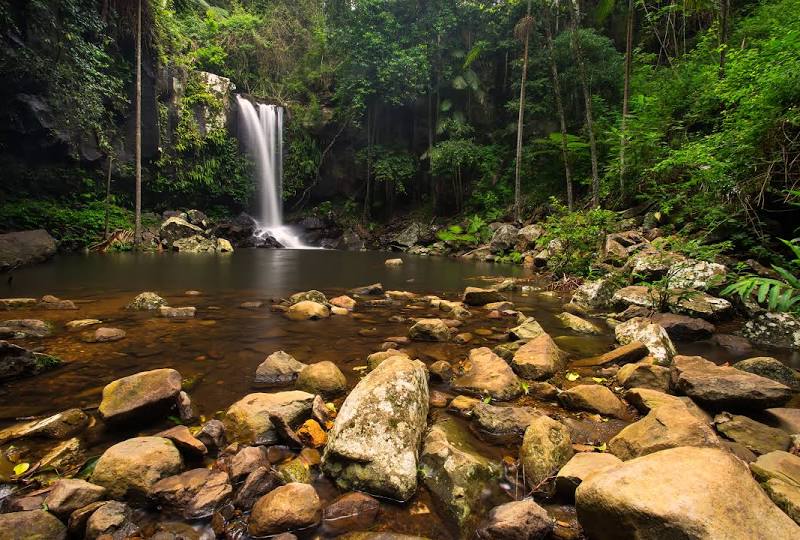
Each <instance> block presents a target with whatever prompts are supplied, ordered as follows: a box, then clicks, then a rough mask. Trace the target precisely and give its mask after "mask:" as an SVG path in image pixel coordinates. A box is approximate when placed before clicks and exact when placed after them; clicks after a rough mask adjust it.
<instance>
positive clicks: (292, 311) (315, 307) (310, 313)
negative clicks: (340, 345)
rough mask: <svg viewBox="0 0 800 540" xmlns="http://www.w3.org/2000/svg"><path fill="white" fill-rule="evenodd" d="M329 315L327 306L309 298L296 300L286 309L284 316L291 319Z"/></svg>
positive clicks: (307, 318) (306, 318) (318, 317)
mask: <svg viewBox="0 0 800 540" xmlns="http://www.w3.org/2000/svg"><path fill="white" fill-rule="evenodd" d="M330 316H331V311H330V309H328V306H326V305H324V304H320V303H318V302H313V301H311V300H302V301H300V302H297V303H296V304H293V305H292V306H291V307H289V309H288V310H287V311H286V318H287V319H289V320H292V321H307V320H317V319H327V318H328V317H330Z"/></svg>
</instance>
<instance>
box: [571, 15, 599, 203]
mask: <svg viewBox="0 0 800 540" xmlns="http://www.w3.org/2000/svg"><path fill="white" fill-rule="evenodd" d="M571 2H572V10H571V12H572V17H571V18H572V24H571V27H572V28H571V33H572V49H573V52H574V54H575V63H576V64H577V67H578V78H579V79H580V81H581V88H582V90H583V101H584V109H585V113H586V131H588V132H589V151H590V153H591V158H592V206H593V207H595V208H596V207H598V206H600V174H599V172H598V165H597V161H598V158H597V141H596V140H595V136H594V116H593V114H592V92H591V89H590V88H589V77H588V76H587V74H586V63H585V61H584V59H583V50H582V49H581V40H580V36H579V35H578V27H579V25H580V19H581V6H580V0H571Z"/></svg>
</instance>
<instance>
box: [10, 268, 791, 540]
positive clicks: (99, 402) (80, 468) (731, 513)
mask: <svg viewBox="0 0 800 540" xmlns="http://www.w3.org/2000/svg"><path fill="white" fill-rule="evenodd" d="M236 256H239V254H236V255H234V257H236ZM325 256H326V255H321V254H316V255H314V257H316V258H315V259H313V262H314V263H315V264H314V265H313V266H314V267H315V272H317V276H318V280H317V281H318V283H319V284H320V285H318V288H317V289H307V288H300V287H296V286H294V285H296V282H294V281H292V280H291V279H289V278H286V279H285V280H283V279H282V278H281V276H283V274H281V270H280V268H281V266H280V265H279V264H274V263H275V261H272V262H273V264H272V265H271V266H270V267H271V268H274V269H275V273H274V274H273V275H272V279H273V280H278V281H280V284H279V285H277V286H275V288H276V289H278V291H274V290H270V292H279V294H264V290H265V289H266V288H258V287H244V286H242V285H241V284H238V286H233V285H234V284H233V283H230V282H228V281H226V276H227V275H228V274H226V273H225V272H226V270H225V267H224V266H223V267H218V268H217V272H218V273H217V274H216V275H215V276H213V277H209V276H205V278H204V281H202V282H198V281H192V277H191V275H192V274H191V272H188V271H187V267H183V270H182V272H183V277H184V279H182V280H181V279H178V277H180V276H179V275H180V274H181V273H182V272H177V276H176V277H175V278H174V281H172V279H173V278H170V279H166V280H165V277H164V274H169V272H164V271H161V272H160V275H161V277H160V279H161V281H160V283H161V284H162V287H160V288H159V290H158V292H143V293H142V292H140V291H137V292H136V293H134V292H131V291H130V287H121V286H120V287H119V288H120V290H116V291H115V290H113V288H110V287H105V286H104V292H102V293H96V292H95V293H86V292H85V290H79V289H73V288H71V287H69V286H67V284H66V283H65V284H64V287H63V289H59V288H58V287H56V286H54V285H48V290H47V291H42V293H44V292H49V293H56V294H58V295H59V296H58V297H56V296H52V295H50V296H35V297H34V296H31V297H30V298H28V297H14V298H6V299H3V300H0V305H2V306H3V308H4V309H5V311H3V312H2V313H0V314H2V315H4V316H3V317H0V319H2V321H0V333H2V339H4V340H5V341H2V342H0V375H1V376H2V377H3V382H2V385H3V386H2V405H0V415H2V417H3V429H2V431H0V445H1V446H0V449H1V451H2V454H1V455H0V477H2V484H0V496H1V497H2V514H0V525H2V527H0V538H6V537H8V538H29V537H36V536H37V535H38V537H41V538H64V537H66V536H70V537H75V538H101V537H102V538H215V537H216V538H248V537H252V538H260V537H270V536H271V537H280V538H283V539H288V538H293V537H298V538H357V539H362V538H376V539H378V538H392V539H403V538H437V539H438V538H453V539H455V538H482V539H516V538H520V539H532V538H599V539H604V538H667V537H680V538H709V539H711V538H742V539H744V538H747V539H751V538H764V539H772V538H775V539H782V538H797V537H798V535H800V527H798V525H797V522H798V521H800V456H798V451H800V440H798V439H800V437H798V433H800V409H798V408H796V407H797V405H798V394H797V392H798V390H799V389H800V379H798V374H797V372H796V371H795V370H794V369H792V367H790V364H791V357H788V356H786V355H785V354H783V355H782V353H780V352H776V351H767V350H759V349H757V348H755V349H754V348H752V347H751V348H750V349H748V350H741V349H740V350H738V351H736V350H735V349H732V348H731V347H728V348H725V347H723V346H722V345H724V344H725V338H722V339H720V338H719V335H720V334H722V335H723V336H724V335H728V336H732V335H734V332H735V331H736V330H737V324H739V323H737V322H736V321H729V322H719V321H715V323H714V324H716V325H717V327H718V328H714V329H713V330H711V329H709V327H708V326H709V325H710V323H708V322H706V321H704V320H703V319H700V318H692V317H688V316H686V315H675V314H657V313H652V312H642V311H641V310H638V311H636V312H633V310H628V309H626V308H624V306H619V304H616V305H617V306H619V307H613V306H612V307H610V308H609V307H601V304H605V305H606V306H607V305H608V304H609V302H608V298H606V300H604V301H601V300H602V297H603V295H606V296H607V297H609V298H610V297H613V296H614V295H616V296H617V297H620V296H621V294H623V293H619V291H611V292H610V293H609V292H608V287H603V286H602V284H597V283H594V284H587V285H586V286H584V287H583V288H581V289H579V290H578V291H576V292H575V293H574V294H573V293H556V292H551V291H549V290H547V289H548V284H547V283H543V282H537V281H535V280H533V279H532V278H531V277H529V276H524V275H517V276H516V277H515V278H513V279H507V278H504V277H503V276H502V275H496V276H494V277H493V276H481V275H480V270H485V268H484V267H476V268H473V270H474V272H472V273H467V274H453V273H451V272H452V271H453V270H452V269H450V268H449V267H448V270H447V271H446V272H444V273H443V274H441V275H436V274H435V270H434V266H415V261H414V259H413V258H410V257H404V258H403V259H401V261H400V262H399V263H398V262H396V261H395V262H393V263H390V264H389V265H384V263H383V259H380V261H377V260H376V256H374V255H369V258H366V257H367V256H366V255H358V254H352V255H351V256H352V257H358V256H361V257H362V258H361V259H359V260H358V261H355V260H354V261H353V266H351V267H350V268H357V267H358V266H366V267H368V271H369V274H370V275H374V276H377V277H379V278H380V279H381V281H383V282H386V283H391V284H392V286H391V287H390V286H386V287H384V286H383V285H381V284H380V283H375V284H372V285H367V283H368V282H367V281H366V280H364V281H362V282H361V286H359V287H355V288H350V286H351V285H352V284H353V283H352V280H353V279H362V278H363V277H364V276H365V275H366V274H359V273H358V271H357V270H354V273H356V277H353V276H350V277H349V279H340V278H337V277H335V276H334V277H330V276H328V277H327V278H326V277H324V276H325V274H331V273H333V274H336V272H337V271H338V270H337V269H336V268H335V265H326V264H321V261H323V260H324V259H321V258H320V257H325ZM333 256H334V255H331V257H333ZM384 258H385V257H384ZM183 261H184V262H185V260H183ZM378 263H379V264H380V266H376V264H378ZM159 264H161V263H159ZM190 264H194V262H192V263H190ZM233 264H235V263H233ZM425 264H426V265H435V264H437V263H432V262H426V263H425ZM447 264H449V263H447ZM462 264H464V263H462ZM206 265H207V263H206ZM301 266H302V265H300V266H292V267H291V268H289V269H288V270H286V271H287V272H291V271H293V270H292V268H293V269H294V271H297V272H299V271H300V270H297V269H298V268H301ZM495 269H496V274H502V273H503V268H502V267H499V266H497V267H496V268H495ZM162 270H163V269H162ZM33 272H34V274H32V275H34V276H36V275H39V276H41V274H36V273H35V272H36V271H33ZM62 275H64V276H69V275H70V274H69V272H68V271H67V272H62ZM170 275H171V274H170ZM148 277H149V279H150V280H151V281H154V282H158V281H159V278H156V277H154V275H152V274H150V275H149V276H148ZM22 278H23V280H24V276H23V277H22ZM65 279H66V278H65ZM77 279H79V278H78V277H76V280H77ZM97 279H98V282H99V283H103V281H102V280H103V279H108V278H103V277H101V276H99V275H98V277H97ZM132 279H133V280H134V281H135V280H136V279H137V278H135V277H132ZM306 282H308V280H306ZM336 282H339V284H338V285H336ZM39 283H41V282H39ZM176 283H184V284H187V285H188V284H192V285H195V286H197V290H180V289H177V288H176V286H175V285H176ZM287 284H288V287H287ZM402 284H405V286H404V287H403V286H400V285H402ZM201 285H203V286H201ZM465 285H466V287H465ZM39 286H41V284H40V285H39ZM345 287H347V288H345ZM284 289H286V290H284ZM137 293H139V294H137ZM618 293H619V294H618ZM624 294H625V295H627V294H628V293H624ZM68 295H71V296H70V297H69V298H66V297H67V296H68ZM62 296H63V297H64V298H62ZM640 307H641V306H640ZM620 308H621V309H620ZM712 328H713V327H712ZM715 335H716V336H717V339H716V340H715V339H713V336H715ZM728 340H729V341H731V340H734V338H728ZM734 341H735V340H734ZM776 354H777V355H778V356H777V358H776V357H774V355H776ZM771 355H772V356H771Z"/></svg>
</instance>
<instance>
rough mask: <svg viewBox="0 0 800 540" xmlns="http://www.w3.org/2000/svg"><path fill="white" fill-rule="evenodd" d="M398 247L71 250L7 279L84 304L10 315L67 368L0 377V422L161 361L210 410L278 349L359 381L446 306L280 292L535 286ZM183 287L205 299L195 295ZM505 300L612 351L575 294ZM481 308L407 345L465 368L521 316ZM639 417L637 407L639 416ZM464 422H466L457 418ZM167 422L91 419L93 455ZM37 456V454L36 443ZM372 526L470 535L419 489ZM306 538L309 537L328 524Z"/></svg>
mask: <svg viewBox="0 0 800 540" xmlns="http://www.w3.org/2000/svg"><path fill="white" fill-rule="evenodd" d="M389 256H390V255H389V254H386V253H377V252H339V251H323V250H308V251H305V250H240V251H237V252H236V253H234V254H230V255H224V256H197V255H181V254H115V255H104V256H101V255H90V256H65V257H59V258H57V259H56V260H54V261H52V262H50V263H48V264H44V265H40V266H35V267H31V268H25V269H21V270H19V271H17V272H15V273H14V274H13V277H12V279H10V280H8V279H5V280H4V281H3V282H2V284H0V297H25V296H31V297H41V296H42V295H44V294H53V295H56V296H58V297H60V298H64V299H71V300H74V301H75V302H76V304H77V306H78V310H77V311H43V310H36V309H25V310H15V311H13V312H7V313H6V314H4V315H7V316H3V317H2V318H4V319H5V318H39V319H44V320H47V321H50V322H53V323H54V325H55V328H56V331H55V332H54V335H53V336H51V337H48V338H44V339H39V340H33V339H31V340H20V342H19V344H20V345H23V346H26V347H32V348H37V349H39V350H42V351H44V352H47V353H49V354H53V355H55V356H58V357H60V358H62V359H63V360H64V362H65V363H64V365H63V366H62V367H60V368H58V369H56V370H54V371H51V372H48V373H45V374H42V375H40V376H37V377H34V378H29V379H21V380H17V381H11V382H8V383H5V384H4V385H2V386H0V421H2V425H3V426H5V425H8V424H9V423H11V422H13V421H14V420H15V419H18V418H21V417H29V416H39V415H47V414H52V413H55V412H58V411H61V410H64V409H67V408H70V407H83V408H87V409H89V410H91V409H92V408H93V407H96V406H97V405H98V403H99V401H100V396H101V392H102V389H103V386H105V385H106V384H108V383H109V382H110V381H112V380H114V379H118V378H120V377H123V376H126V375H130V374H132V373H135V372H138V371H144V370H149V369H155V368H161V367H172V368H175V369H177V370H178V371H179V372H180V373H181V374H182V376H183V377H184V382H185V387H186V389H187V390H188V392H189V394H190V395H191V398H192V402H193V407H194V410H195V413H196V414H198V415H202V416H203V417H205V418H210V417H212V416H214V415H218V414H219V413H220V411H223V410H225V409H226V408H227V407H228V406H229V405H231V404H232V403H233V402H235V401H237V400H238V399H240V398H241V397H243V396H244V395H246V394H248V393H251V392H254V391H262V390H263V389H260V388H258V387H256V386H255V385H254V382H253V379H254V374H255V369H256V367H257V366H258V365H259V363H261V362H262V361H263V360H264V358H265V357H266V356H267V355H269V354H271V353H273V352H275V351H278V350H284V351H286V352H288V353H290V354H291V355H293V356H294V357H295V358H297V359H298V360H300V361H301V362H305V363H314V362H319V361H323V360H330V361H333V362H334V363H336V364H337V365H338V366H339V367H340V369H341V370H342V372H344V373H345V375H346V377H347V379H348V385H349V387H350V388H352V387H353V386H354V385H355V384H356V383H357V382H358V380H359V375H360V374H361V373H362V372H363V371H362V370H360V369H354V368H360V367H362V366H364V365H365V363H366V357H367V355H368V354H370V353H372V352H375V351H377V350H379V349H380V347H381V344H382V343H383V342H385V341H386V340H387V338H389V337H391V336H405V335H407V332H408V328H409V327H410V325H411V321H410V319H411V318H422V317H446V315H445V314H443V313H442V312H439V311H437V310H436V309H434V308H431V307H429V306H427V305H426V304H416V303H406V302H395V303H393V304H389V305H387V304H385V303H376V304H374V305H370V304H369V302H360V303H359V305H358V307H357V308H356V311H355V312H354V313H353V314H350V315H347V316H340V317H336V316H334V317H331V318H330V319H326V320H321V321H307V322H291V321H289V320H287V319H286V318H285V317H283V315H282V314H281V313H279V312H274V311H272V310H271V309H270V304H271V303H272V301H273V300H274V299H277V298H281V297H286V296H288V295H290V294H292V293H294V292H298V291H305V290H309V289H317V290H320V291H322V292H324V293H325V294H326V295H327V296H328V297H329V298H331V297H332V296H335V295H338V294H343V293H345V292H346V291H347V290H348V289H350V288H352V287H357V286H362V285H368V284H370V283H375V282H381V283H382V284H383V286H384V288H385V289H386V290H405V291H411V292H415V293H419V294H435V295H439V296H441V297H443V298H448V299H458V298H459V296H460V293H461V292H462V291H463V289H464V288H465V287H466V286H470V285H474V286H486V285H487V284H489V283H492V282H496V281H498V280H499V279H502V278H504V277H513V278H517V279H522V280H525V281H528V282H530V283H532V284H533V285H534V286H536V285H537V282H536V280H535V279H534V277H533V276H532V275H530V274H528V273H527V272H526V270H524V269H522V268H521V267H519V266H511V265H499V264H488V263H478V262H471V261H461V260H453V259H446V258H424V257H412V256H402V258H403V260H404V264H403V265H402V266H399V267H388V266H386V265H384V261H385V259H386V258H387V257H389ZM391 256H392V257H394V256H395V255H391ZM538 285H541V283H538ZM146 290H147V291H155V292H157V293H158V294H159V295H161V296H163V297H164V298H165V299H166V300H167V301H168V302H169V304H170V305H172V306H178V307H179V306H195V307H196V308H197V316H196V317H195V318H193V319H189V320H180V321H179V320H168V319H164V318H161V317H158V316H155V315H153V314H152V313H147V312H131V311H126V310H125V309H124V306H125V305H126V304H127V303H128V302H130V300H131V299H132V298H133V297H134V296H135V295H136V294H138V293H140V292H142V291H146ZM187 290H197V291H200V292H201V294H200V295H199V296H188V295H186V294H185V291H187ZM508 297H509V300H512V301H513V302H514V303H515V304H516V307H517V309H519V310H521V311H523V312H524V313H526V314H530V315H533V316H535V317H536V318H537V320H539V322H540V323H541V324H542V326H543V327H544V328H545V329H546V330H547V331H548V332H549V333H551V335H552V336H554V337H555V338H556V340H557V341H558V343H559V345H560V346H561V347H562V348H564V349H565V350H566V351H567V352H568V353H570V355H571V356H572V357H574V358H580V357H585V356H592V355H596V354H600V353H602V352H605V351H607V350H609V349H610V348H611V346H612V343H613V331H612V330H610V329H609V330H608V332H607V333H605V334H604V335H602V336H582V335H578V334H574V333H572V332H571V331H569V330H567V329H565V328H563V327H561V326H560V325H559V324H558V322H557V320H556V319H555V315H556V314H558V313H560V312H561V311H562V305H563V303H564V302H565V301H566V300H567V298H566V297H564V296H563V295H559V294H554V293H537V292H532V293H529V294H523V293H521V292H520V291H515V292H510V293H508ZM252 301H261V302H263V306H262V307H261V308H257V309H243V308H242V307H240V305H241V304H242V303H243V302H252ZM472 311H473V313H474V315H473V317H470V318H469V319H468V320H466V321H465V322H464V324H463V326H462V327H460V328H459V332H471V333H473V334H475V338H474V340H473V341H472V342H470V343H469V344H456V343H413V344H412V345H410V346H408V347H407V349H408V351H409V353H410V354H411V355H412V356H414V357H418V358H420V359H421V360H423V361H424V362H425V363H426V364H428V365H430V364H431V363H433V362H435V361H437V360H447V361H449V362H451V363H453V364H456V363H458V362H459V361H461V360H463V359H464V358H466V356H467V353H468V351H469V349H471V348H474V347H481V346H488V347H493V346H495V345H497V344H498V342H499V341H502V340H504V339H505V332H506V331H507V330H508V329H509V328H510V327H512V326H514V324H515V320H514V318H512V317H503V318H499V319H489V318H488V317H487V316H486V314H487V312H486V311H485V310H483V309H481V308H473V309H472ZM85 318H96V319H100V320H102V321H103V325H104V326H112V327H117V328H121V329H123V330H125V332H126V333H127V337H126V338H125V339H123V340H122V341H118V342H114V343H99V344H89V343H84V342H83V341H82V340H81V334H82V331H80V330H79V331H67V330H65V329H64V323H66V322H67V321H70V320H73V319H85ZM598 322H600V323H601V324H602V321H598ZM678 348H679V352H681V353H684V354H703V355H705V356H707V357H709V358H711V359H714V360H716V361H728V360H732V359H731V358H728V357H727V356H726V354H725V353H724V351H721V350H719V349H716V348H714V347H712V346H710V345H704V344H691V345H688V344H678ZM561 382H562V383H564V381H561ZM569 384H570V383H564V385H565V386H569ZM575 384H577V383H575ZM431 388H432V390H438V391H441V392H450V389H449V388H448V386H447V385H446V384H444V383H438V384H432V387H431ZM451 395H452V394H451ZM341 401H342V399H339V400H338V401H337V402H336V403H337V405H340V404H341ZM517 404H524V405H529V406H534V407H537V408H539V409H540V410H542V411H543V412H546V413H552V414H554V415H556V416H558V417H559V418H561V419H562V421H565V422H567V423H568V425H569V427H570V429H571V430H572V432H573V442H576V443H580V444H600V443H602V442H605V441H607V440H608V439H610V438H611V437H612V436H613V435H614V434H616V433H617V432H618V431H619V430H620V429H622V427H624V425H626V423H627V422H622V421H617V420H612V421H608V422H601V421H599V420H598V419H596V418H593V417H592V416H591V415H586V414H575V413H568V412H566V411H564V410H562V409H560V408H557V407H555V406H554V405H553V404H552V403H544V402H537V401H536V400H535V399H533V398H531V397H528V396H525V397H523V398H521V399H519V400H518V403H517ZM431 411H432V412H431V420H434V419H438V418H441V417H444V416H449V413H447V412H445V411H444V410H443V409H431ZM634 418H635V415H634V414H633V413H632V417H631V420H633V419H634ZM456 421H457V422H461V423H462V424H463V423H464V421H463V420H461V419H456ZM168 425H169V423H168V421H166V420H165V421H164V422H162V423H158V424H155V425H152V426H142V427H141V430H139V431H132V432H129V433H119V432H111V431H109V430H106V429H105V428H104V427H103V426H102V424H101V425H99V426H97V427H96V428H94V430H93V434H92V435H91V437H90V438H91V440H90V441H88V442H89V445H90V450H91V453H92V454H94V455H97V454H99V453H101V452H102V450H103V449H104V448H106V447H107V446H109V445H110V444H113V443H114V442H118V441H119V440H122V439H124V438H126V437H129V436H133V435H136V434H151V433H155V432H157V431H159V430H161V429H164V428H165V427H168ZM476 435H480V434H476ZM472 442H473V444H474V445H475V446H476V447H477V448H479V449H480V451H481V453H482V454H484V455H486V456H487V457H490V458H493V459H497V460H498V461H500V460H503V458H507V459H508V460H511V461H513V459H515V458H516V455H517V450H518V443H515V444H505V445H504V444H502V443H500V444H498V443H497V442H496V441H494V442H493V441H487V440H484V439H479V438H478V437H477V436H476V437H475V440H474V441H472ZM29 451H30V452H31V453H32V459H33V458H35V457H36V456H35V455H33V454H35V452H36V449H34V448H31V449H30V450H29ZM315 486H316V487H317V488H318V491H319V492H320V496H321V497H322V499H323V504H324V503H326V502H330V501H331V500H333V499H334V498H335V497H336V496H337V495H338V492H337V490H336V489H335V488H334V487H333V485H332V484H331V483H330V482H329V481H328V480H327V479H325V478H324V477H318V478H317V479H316V481H315ZM504 487H505V489H506V492H507V495H506V496H505V500H510V499H511V498H512V497H513V496H515V495H516V496H521V495H522V493H521V491H520V489H519V488H515V487H514V486H513V482H512V481H508V482H504ZM495 502H496V501H495ZM548 508H549V510H550V511H551V512H552V513H553V516H554V517H557V518H558V519H559V520H561V521H562V522H563V523H566V524H567V525H566V526H567V527H568V528H569V526H574V508H572V507H569V506H559V505H552V506H549V507H548ZM149 516H150V518H151V519H160V518H157V517H156V518H153V515H152V514H149ZM197 528H198V530H201V531H204V533H203V534H207V533H208V530H207V529H204V528H203V526H202V525H199V526H197ZM376 529H377V530H386V531H394V532H398V533H406V534H418V535H422V536H427V537H429V538H437V539H445V538H459V537H462V536H463V535H464V534H467V533H459V532H458V531H457V530H456V529H455V528H454V527H453V526H452V525H451V524H450V523H449V522H448V520H447V519H446V517H444V515H443V514H442V513H440V512H439V511H438V510H437V508H436V507H435V505H434V504H433V503H432V501H431V499H430V496H429V494H428V493H427V492H426V491H425V490H424V488H423V489H420V492H419V495H418V496H417V497H416V498H415V499H414V500H412V501H411V502H410V503H408V504H406V505H398V504H393V503H390V502H384V503H383V504H382V506H381V513H380V516H379V521H378V523H377V525H376ZM308 534H310V535H311V536H309V537H314V534H324V533H320V532H315V533H310V532H309V533H308ZM467 536H469V534H467Z"/></svg>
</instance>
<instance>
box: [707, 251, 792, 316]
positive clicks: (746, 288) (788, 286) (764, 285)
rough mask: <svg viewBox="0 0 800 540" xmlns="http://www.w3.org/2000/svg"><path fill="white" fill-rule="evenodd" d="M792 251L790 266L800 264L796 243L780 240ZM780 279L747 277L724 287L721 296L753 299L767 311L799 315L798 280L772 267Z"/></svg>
mask: <svg viewBox="0 0 800 540" xmlns="http://www.w3.org/2000/svg"><path fill="white" fill-rule="evenodd" d="M781 242H783V243H784V244H786V246H787V247H788V248H789V249H790V250H792V253H793V254H794V256H795V259H794V260H793V261H792V265H794V266H798V264H800V245H798V244H797V243H796V241H791V242H790V241H788V240H781ZM772 269H773V270H775V272H777V273H778V275H779V276H780V277H781V278H782V279H775V278H768V277H761V276H756V275H748V276H745V277H743V278H742V279H740V280H739V281H737V282H736V283H733V284H731V285H729V286H728V287H726V288H725V289H724V290H723V291H722V294H723V295H731V294H734V295H738V296H739V297H740V298H742V299H743V300H747V299H750V298H752V297H753V295H754V294H755V299H756V301H757V302H758V303H759V304H762V305H764V304H766V306H767V309H769V310H770V311H777V312H791V313H800V278H798V277H797V276H795V275H794V274H793V273H792V272H790V271H789V270H787V269H786V268H783V267H782V266H776V265H772Z"/></svg>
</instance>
